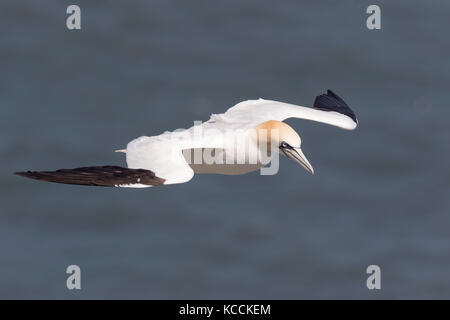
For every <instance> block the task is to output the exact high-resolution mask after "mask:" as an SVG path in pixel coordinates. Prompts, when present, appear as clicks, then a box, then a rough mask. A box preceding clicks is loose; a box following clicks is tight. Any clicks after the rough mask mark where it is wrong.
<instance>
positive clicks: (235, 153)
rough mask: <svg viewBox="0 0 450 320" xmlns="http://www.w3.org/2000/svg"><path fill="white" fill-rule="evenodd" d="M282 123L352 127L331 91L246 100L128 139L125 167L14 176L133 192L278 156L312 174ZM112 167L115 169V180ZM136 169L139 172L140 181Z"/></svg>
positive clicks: (254, 166)
mask: <svg viewBox="0 0 450 320" xmlns="http://www.w3.org/2000/svg"><path fill="white" fill-rule="evenodd" d="M287 118H302V119H308V120H313V121H318V122H322V123H327V124H331V125H334V126H337V127H340V128H342V129H347V130H353V129H354V128H355V127H356V125H357V121H356V117H355V115H354V113H353V112H352V111H351V109H350V108H349V107H348V106H347V105H346V104H345V102H344V101H343V100H342V99H341V98H339V97H338V96H337V95H335V94H334V93H333V92H331V91H328V93H327V94H324V95H321V96H318V97H317V98H316V101H315V103H314V108H307V107H302V106H296V105H292V104H287V103H282V102H277V101H271V100H263V99H259V100H248V101H244V102H241V103H238V104H237V105H235V106H234V107H232V108H230V109H228V110H227V111H226V112H225V113H222V114H213V115H211V118H210V119H209V120H208V121H206V122H204V123H199V124H195V125H194V126H193V127H191V128H189V129H184V130H175V131H172V132H170V131H166V132H164V133H162V134H160V135H157V136H150V137H147V136H143V137H139V138H137V139H134V140H132V141H131V142H129V143H128V145H127V147H126V149H123V150H118V151H120V152H125V153H126V161H127V165H128V168H120V167H111V166H107V167H108V168H109V169H108V170H102V169H101V168H106V167H89V168H95V169H91V170H90V171H89V170H87V169H88V168H78V169H72V170H58V171H47V172H30V171H28V172H20V173H18V174H20V175H23V176H26V177H29V178H34V179H38V180H45V181H52V182H59V183H72V184H84V185H102V186H120V187H137V188H138V187H149V186H152V185H160V184H175V183H184V182H187V181H189V180H190V179H192V177H193V176H194V174H195V173H212V174H229V175H235V174H245V173H248V172H251V171H255V170H259V169H261V168H263V167H265V166H267V165H268V164H269V163H270V161H271V160H272V159H273V157H274V156H276V155H278V154H279V153H281V154H284V155H286V156H287V157H289V158H292V159H293V160H295V161H297V162H298V163H299V164H301V165H302V166H303V167H305V169H307V170H308V171H310V172H311V173H313V169H312V166H311V165H310V164H309V162H308V161H307V160H306V157H305V156H304V154H303V153H302V151H301V149H300V145H301V139H300V136H299V135H298V134H297V132H295V130H294V129H292V128H291V127H290V126H289V125H287V124H286V123H284V122H282V121H283V120H285V119H287ZM111 168H116V170H117V172H116V173H117V174H116V175H115V174H114V169H111ZM117 168H120V169H117ZM83 170H84V171H83ZM128 170H129V171H128ZM133 170H134V171H133ZM136 170H142V172H141V174H142V175H143V177H140V176H139V172H137V171H136ZM96 172H97V173H96ZM149 172H150V173H149ZM94 177H95V179H94ZM130 177H132V178H131V180H130ZM152 179H153V180H152Z"/></svg>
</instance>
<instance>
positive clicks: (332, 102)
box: [314, 89, 358, 123]
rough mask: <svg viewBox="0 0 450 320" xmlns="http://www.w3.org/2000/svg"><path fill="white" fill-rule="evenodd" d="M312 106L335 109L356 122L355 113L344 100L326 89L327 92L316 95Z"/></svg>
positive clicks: (329, 109) (321, 108)
mask: <svg viewBox="0 0 450 320" xmlns="http://www.w3.org/2000/svg"><path fill="white" fill-rule="evenodd" d="M314 108H316V109H320V110H325V111H335V112H339V113H342V114H345V115H346V116H348V117H350V118H351V119H352V120H353V121H355V123H358V119H357V118H356V115H355V113H354V112H353V110H352V109H350V107H349V106H348V105H347V103H345V101H344V100H343V99H342V98H341V97H339V96H338V95H337V94H336V93H334V92H333V91H331V90H330V89H328V90H327V93H325V94H321V95H320V96H317V97H316V99H315V100H314Z"/></svg>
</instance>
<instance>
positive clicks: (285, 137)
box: [256, 120, 314, 174]
mask: <svg viewBox="0 0 450 320" xmlns="http://www.w3.org/2000/svg"><path fill="white" fill-rule="evenodd" d="M256 129H257V131H258V142H259V144H260V145H261V143H266V144H267V147H268V149H267V150H272V148H273V147H275V148H273V149H275V150H278V151H279V152H281V153H282V154H283V155H285V156H286V157H288V158H290V159H292V160H294V161H295V162H297V163H299V164H300V165H301V166H302V167H303V168H305V169H306V170H307V171H308V172H310V173H311V174H314V169H313V167H312V166H311V164H310V163H309V161H308V159H306V157H305V155H304V154H303V151H302V149H301V145H302V139H301V138H300V136H299V134H298V133H297V132H296V131H295V130H294V129H292V128H291V127H290V126H289V125H287V124H286V123H284V122H281V121H275V120H270V121H266V122H264V123H261V124H260V125H258V126H257V127H256Z"/></svg>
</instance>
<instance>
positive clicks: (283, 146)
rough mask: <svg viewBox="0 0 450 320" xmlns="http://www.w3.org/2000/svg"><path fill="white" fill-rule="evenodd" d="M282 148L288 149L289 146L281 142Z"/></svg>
mask: <svg viewBox="0 0 450 320" xmlns="http://www.w3.org/2000/svg"><path fill="white" fill-rule="evenodd" d="M280 146H281V147H282V148H287V146H288V144H287V143H286V142H284V141H283V142H281V145H280Z"/></svg>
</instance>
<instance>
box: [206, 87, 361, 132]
mask: <svg viewBox="0 0 450 320" xmlns="http://www.w3.org/2000/svg"><path fill="white" fill-rule="evenodd" d="M215 116H216V117H221V118H222V119H224V120H225V121H230V122H232V121H241V122H248V123H249V124H250V125H256V124H259V123H262V122H265V121H268V120H277V121H284V120H286V119H288V118H299V119H306V120H312V121H317V122H322V123H326V124H329V125H333V126H336V127H339V128H342V129H346V130H353V129H355V128H356V126H357V124H358V121H357V119H356V116H355V114H354V112H353V111H352V110H351V109H350V107H349V106H348V105H347V104H346V103H345V102H344V100H343V99H341V98H340V97H339V96H338V95H336V94H335V93H334V92H332V91H331V90H328V91H327V93H326V94H322V95H319V96H317V97H316V99H315V101H314V108H308V107H303V106H297V105H293V104H288V103H283V102H278V101H272V100H263V99H259V100H247V101H243V102H240V103H238V104H237V105H235V106H234V107H231V108H230V109H228V110H227V111H226V112H225V113H224V114H221V115H215Z"/></svg>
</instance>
